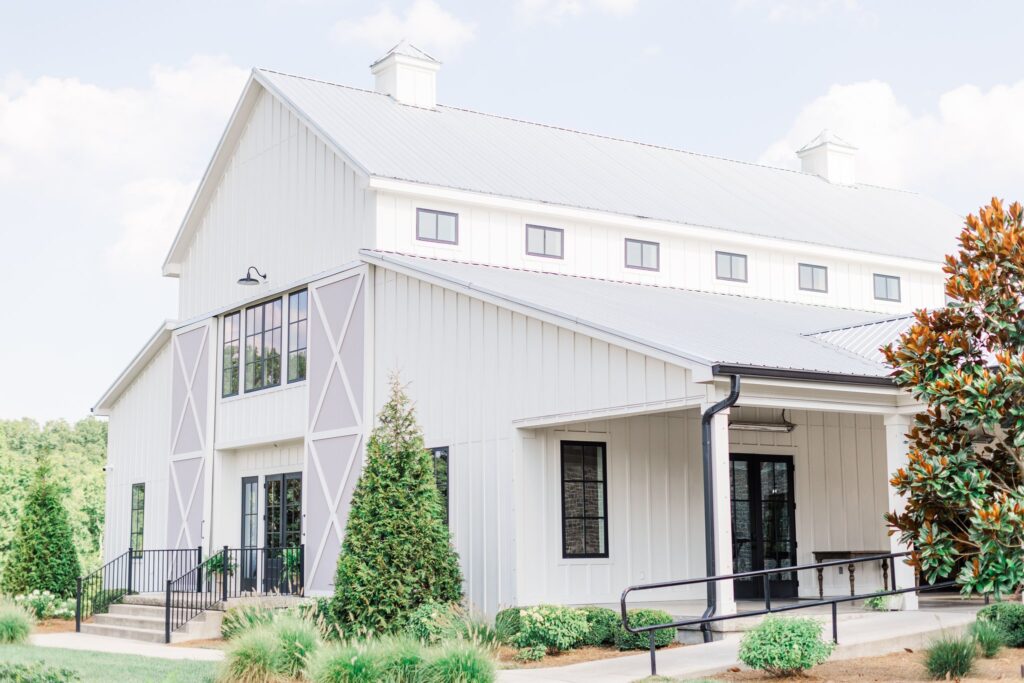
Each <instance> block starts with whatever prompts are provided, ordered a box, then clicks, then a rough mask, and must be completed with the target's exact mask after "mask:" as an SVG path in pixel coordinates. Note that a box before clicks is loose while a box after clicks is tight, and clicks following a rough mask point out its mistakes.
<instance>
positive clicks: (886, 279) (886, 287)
mask: <svg viewBox="0 0 1024 683" xmlns="http://www.w3.org/2000/svg"><path fill="white" fill-rule="evenodd" d="M875 298H876V299H881V300H882V301H899V300H900V279H899V278H898V277H896V276H895V275H882V274H880V273H875Z"/></svg>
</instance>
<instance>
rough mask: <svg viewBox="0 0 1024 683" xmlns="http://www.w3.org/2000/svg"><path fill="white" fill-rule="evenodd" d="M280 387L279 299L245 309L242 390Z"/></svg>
mask: <svg viewBox="0 0 1024 683" xmlns="http://www.w3.org/2000/svg"><path fill="white" fill-rule="evenodd" d="M279 384H281V299H274V300H273V301H267V302H266V303H262V304H258V305H256V306H250V307H249V308H247V309H245V390H246V391H256V390H258V389H265V388H267V387H276V386H278V385H279Z"/></svg>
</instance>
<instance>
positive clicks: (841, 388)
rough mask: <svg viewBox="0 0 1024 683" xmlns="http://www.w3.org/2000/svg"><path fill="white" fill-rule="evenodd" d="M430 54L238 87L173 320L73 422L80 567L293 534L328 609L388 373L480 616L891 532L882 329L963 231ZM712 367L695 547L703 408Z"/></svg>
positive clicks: (913, 304) (949, 218)
mask: <svg viewBox="0 0 1024 683" xmlns="http://www.w3.org/2000/svg"><path fill="white" fill-rule="evenodd" d="M439 66H440V65H439V64H438V63H437V62H436V61H434V60H433V59H431V58H430V57H429V56H428V55H426V54H424V53H422V52H421V51H419V50H417V49H416V48H414V47H412V46H411V45H408V44H405V43H403V44H400V45H399V46H396V48H395V49H393V50H392V51H390V52H389V53H388V54H387V55H386V56H385V57H384V58H382V59H381V60H379V61H378V62H376V63H375V64H374V65H373V66H372V72H373V74H374V75H375V78H376V88H375V90H363V89H359V88H353V87H348V86H342V85H336V84H332V83H326V82H323V81H317V80H312V79H308V78H301V77H297V76H289V75H284V74H280V73H275V72H271V71H263V70H255V71H253V73H252V75H251V78H250V79H249V81H248V83H247V85H246V86H245V90H244V92H243V93H242V96H241V99H240V100H239V102H238V105H237V107H236V108H235V111H234V113H233V115H232V117H231V120H230V122H229V124H228V126H227V129H226V131H225V133H224V135H223V138H222V140H221V141H220V144H219V146H218V148H217V150H216V152H215V153H214V156H213V159H212V161H211V162H210V165H209V167H208V169H207V171H206V174H205V176H204V178H203V180H202V183H201V185H200V187H199V189H198V191H197V193H196V195H195V198H194V200H193V202H192V204H191V206H190V208H189V210H188V213H187V215H186V216H185V218H184V221H183V223H182V225H181V228H180V230H179V232H178V234H177V236H176V238H175V240H174V243H173V245H172V246H171V248H170V251H169V253H168V255H167V258H166V261H165V263H164V266H163V271H164V274H165V275H166V276H168V277H172V278H177V279H178V282H179V293H180V294H179V310H178V314H177V319H175V320H173V321H168V322H165V323H164V324H162V325H161V326H160V327H159V329H158V331H157V332H156V334H155V335H154V336H153V337H152V339H150V340H149V342H148V343H147V344H146V345H145V347H144V348H143V349H142V350H141V351H140V352H139V354H138V355H137V357H136V358H135V359H134V360H133V361H132V362H131V363H130V365H129V366H128V367H127V368H126V369H125V370H124V372H123V373H122V374H121V376H120V377H118V378H117V379H116V381H115V382H114V383H113V385H112V386H111V387H110V388H109V390H107V392H106V393H105V394H104V395H103V396H102V398H101V399H100V400H99V401H98V403H97V405H96V407H95V409H94V410H95V413H96V414H98V415H107V416H109V420H110V425H109V426H110V431H109V434H110V436H109V468H108V475H107V476H108V479H107V506H106V520H107V521H106V535H105V542H104V547H105V553H106V559H107V560H113V559H114V558H116V557H117V556H119V555H121V554H123V553H125V552H126V551H127V549H128V548H129V546H131V547H133V548H135V549H136V550H138V549H139V548H140V547H141V548H144V549H168V548H182V549H191V548H196V549H201V552H202V553H203V554H204V555H206V554H209V553H213V552H217V551H218V549H220V548H222V547H223V546H225V545H227V546H229V547H230V548H265V547H266V548H272V547H288V546H293V545H302V546H303V548H304V563H303V573H304V585H305V591H306V593H308V594H313V595H322V594H328V593H330V592H331V590H332V585H333V581H334V571H335V565H336V559H337V555H338V551H339V548H340V544H341V541H342V538H343V534H344V529H345V521H346V511H347V506H348V501H349V497H350V496H351V492H352V489H353V486H354V483H355V481H356V479H357V477H358V475H359V472H360V469H361V463H362V458H363V457H364V450H365V449H364V445H365V440H366V438H367V435H368V434H369V431H370V430H371V428H372V426H373V421H374V415H375V413H376V411H377V410H378V409H379V408H380V406H381V404H382V403H383V401H384V400H385V398H386V390H387V383H388V378H389V375H390V374H391V373H393V372H398V373H400V376H401V379H402V381H403V383H406V384H407V385H408V391H409V393H410V395H411V396H412V397H413V398H414V399H415V401H416V403H417V408H418V415H419V419H420V423H421V425H422V427H423V430H424V434H425V437H426V441H427V445H428V446H430V447H431V448H432V449H434V453H435V456H436V457H437V458H438V461H439V463H440V465H443V466H446V467H447V469H448V478H447V486H446V487H445V489H444V491H443V494H444V497H445V499H446V501H447V506H448V515H449V517H448V519H449V525H450V528H451V531H452V535H453V539H454V543H455V547H456V549H457V550H458V552H459V555H460V558H461V562H462V568H463V572H464V576H465V593H466V597H467V601H468V602H469V603H470V604H471V605H472V606H473V607H474V608H475V609H478V610H481V611H483V612H486V613H490V614H493V613H494V612H495V611H496V610H497V609H499V608H501V607H504V606H509V605H528V604H536V603H542V602H545V603H566V604H582V603H608V602H614V601H617V599H618V596H619V594H620V593H621V591H622V590H623V589H624V588H625V587H626V586H628V585H630V584H635V583H645V582H651V581H659V580H668V579H682V578H692V577H700V576H704V575H705V572H706V566H705V565H706V563H705V559H706V557H705V545H706V540H709V541H710V547H711V548H713V550H714V554H715V558H716V563H715V570H716V572H718V573H725V572H728V571H731V570H736V571H741V570H748V569H759V568H768V567H775V566H790V565H794V564H802V563H808V562H812V561H813V560H814V557H815V556H816V555H815V553H819V554H820V553H825V552H832V553H838V554H839V556H843V554H844V553H846V554H856V553H864V552H871V551H885V552H889V551H890V549H894V550H895V549H898V546H897V545H896V544H895V541H894V540H892V539H890V538H889V537H888V536H887V534H886V530H885V528H884V524H883V522H882V514H883V513H884V512H885V511H886V510H888V509H892V508H893V507H894V506H897V505H898V504H899V501H898V500H897V499H895V498H894V494H893V492H892V491H891V490H890V488H889V487H888V484H887V480H888V473H889V472H891V471H892V470H894V469H895V467H896V466H897V464H898V463H899V462H900V461H901V460H902V458H903V457H904V454H905V451H904V442H903V435H904V432H905V430H906V428H907V425H908V422H909V419H910V416H912V415H913V413H914V412H915V410H916V404H915V403H914V402H913V400H912V399H911V398H910V397H909V396H908V395H907V394H905V393H903V392H901V391H899V390H898V389H897V388H896V387H894V386H893V385H892V383H891V382H890V381H889V380H888V379H887V371H886V369H885V368H884V366H883V365H882V363H881V355H880V353H879V352H878V347H879V346H880V345H881V344H882V343H885V342H887V341H889V340H892V339H894V338H895V336H896V335H897V334H898V333H899V332H900V331H901V330H902V329H905V327H906V326H907V325H908V324H909V321H910V319H909V314H910V312H911V311H913V310H914V309H917V308H920V307H929V306H939V305H943V303H944V295H943V275H942V271H941V260H942V257H943V255H944V254H945V253H946V252H947V251H950V250H951V248H952V246H953V244H954V237H955V235H956V234H957V232H958V230H959V226H960V223H961V218H960V217H959V216H957V215H956V214H954V213H953V212H952V211H950V210H948V209H946V208H945V207H943V206H942V205H940V204H939V203H937V202H935V201H933V200H931V199H928V198H926V197H922V196H920V195H917V194H913V193H909V192H903V191H898V190H892V189H885V188H880V187H874V186H871V185H865V184H861V183H858V182H857V178H856V152H855V149H854V148H853V147H852V146H850V145H849V144H848V143H846V142H844V141H842V140H840V139H839V138H838V137H836V136H834V135H831V134H828V133H823V134H822V135H821V136H819V138H817V139H815V140H814V141H812V142H811V143H810V144H808V145H807V146H806V147H805V148H803V149H802V150H800V151H799V155H800V157H801V159H802V164H803V171H802V172H795V171H789V170H781V169H777V168H769V167H765V166H760V165H757V164H752V163H745V162H738V161H731V160H726V159H720V158H715V157H710V156H705V155H700V154H693V153H689V152H685V151H680V150H675V149H669V148H665V147H658V146H655V145H651V144H641V143H636V142H630V141H625V140H618V139H613V138H608V137H603V136H599V135H594V134H589V133H583V132H578V131H572V130H566V129H563V128H556V127H552V126H545V125H539V124H535V123H528V122H524V121H518V120H513V119H509V118H503V117H500V116H493V115H488V114H481V113H477V112H473V111H467V110H464V109H457V108H452V107H446V106H443V105H440V104H437V102H436V85H435V79H436V77H437V73H438V67H439ZM250 267H254V268H252V269H250ZM264 275H265V277H263V276H264ZM243 276H246V277H249V278H251V279H252V280H255V284H256V286H250V287H246V286H242V285H241V284H239V279H240V278H242V277H243ZM737 377H738V378H739V382H738V383H739V395H738V399H737V400H736V402H735V405H734V406H733V407H731V408H726V409H724V410H721V411H720V412H717V413H716V414H714V415H713V416H711V415H710V414H709V418H708V419H709V427H710V436H711V439H710V448H709V449H708V452H707V454H706V455H707V456H708V458H709V462H710V465H711V467H710V470H709V471H708V474H709V479H710V484H711V489H712V491H713V496H712V497H711V498H710V501H711V503H713V511H714V524H713V529H711V530H710V533H706V531H705V514H704V500H705V497H704V494H703V486H704V472H705V468H704V465H703V458H704V456H705V453H704V451H703V450H702V440H701V417H702V415H703V414H704V413H705V412H707V411H708V410H709V408H711V407H712V406H713V405H714V404H716V403H718V402H720V401H722V400H723V399H725V398H727V397H728V396H729V393H730V382H732V381H734V380H733V378H737ZM254 571H256V572H257V573H258V572H259V571H262V570H259V569H258V568H257V569H255V570H254ZM905 571H907V570H906V569H905V568H900V569H898V573H899V574H900V576H901V577H902V578H901V581H902V582H903V583H902V585H907V584H906V581H907V580H908V578H907V577H906V576H905V575H904V572H905ZM858 579H859V580H860V581H862V582H863V583H862V584H858V586H859V588H858V590H871V589H874V588H878V587H880V585H881V580H882V575H881V571H880V568H878V567H876V566H870V567H864V568H863V569H862V570H861V571H860V573H858ZM909 580H912V579H909ZM821 581H822V585H821V587H820V590H822V591H824V592H825V593H832V594H835V593H841V592H843V591H848V590H849V577H848V576H847V575H846V574H844V573H843V572H842V569H841V568H840V569H837V570H829V571H828V572H825V573H824V574H823V576H822V577H821ZM756 584H757V585H755V582H737V584H736V586H735V593H736V595H735V596H734V594H733V592H734V591H733V586H732V585H730V584H726V583H723V584H721V585H720V586H719V593H718V609H719V611H720V612H727V611H728V610H730V609H733V608H734V598H742V597H757V596H758V595H759V591H760V590H761V587H760V582H756ZM860 586H862V588H860ZM772 592H773V594H775V595H777V596H779V597H785V596H790V597H792V596H816V595H818V592H819V585H818V581H817V579H816V577H813V576H804V575H802V574H801V575H795V574H794V575H791V576H789V577H784V578H780V579H778V580H777V581H775V582H774V583H773V585H772ZM702 597H703V588H700V587H698V588H694V589H686V590H678V591H675V592H673V593H672V594H671V595H665V594H661V595H659V596H658V599H659V600H665V599H668V598H674V599H680V600H682V599H699V598H702ZM907 602H908V604H910V603H912V602H913V599H912V598H909V599H908V601H907Z"/></svg>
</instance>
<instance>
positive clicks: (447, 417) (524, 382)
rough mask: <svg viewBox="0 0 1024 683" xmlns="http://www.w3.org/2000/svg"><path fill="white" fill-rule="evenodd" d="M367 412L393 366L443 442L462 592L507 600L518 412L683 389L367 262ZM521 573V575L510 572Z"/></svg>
mask: <svg viewBox="0 0 1024 683" xmlns="http://www.w3.org/2000/svg"><path fill="white" fill-rule="evenodd" d="M372 272H373V274H374V276H373V277H374V280H373V284H374V286H373V300H374V327H373V339H374V349H373V357H374V375H373V386H374V393H373V397H374V402H373V405H374V412H376V411H377V410H379V408H380V407H381V405H382V404H383V402H384V401H385V400H386V399H387V395H388V380H389V376H390V375H391V373H392V372H397V373H398V374H399V377H400V379H401V381H402V383H403V384H404V385H406V387H407V390H408V392H409V395H410V396H411V397H412V398H413V400H414V401H415V402H416V409H417V417H418V419H419V423H420V425H421V426H422V427H423V433H424V438H425V441H426V446H427V447H438V446H448V447H449V448H450V449H451V450H450V470H449V478H450V482H451V499H450V513H451V515H450V519H451V529H452V533H453V537H454V541H455V547H456V549H457V550H458V552H459V555H460V558H461V561H462V568H463V572H464V576H465V580H466V594H467V597H468V600H469V602H470V604H471V605H472V606H473V607H474V608H476V609H480V610H484V611H487V612H489V613H493V612H494V611H495V610H496V609H497V608H498V607H501V606H507V605H511V604H515V603H516V601H517V598H516V591H517V588H516V587H517V564H518V563H519V562H520V560H519V559H517V543H520V544H521V546H520V557H521V558H522V557H525V558H530V557H531V556H530V553H531V552H532V551H533V543H532V539H531V535H532V534H536V533H540V532H542V529H532V528H524V529H517V528H516V526H517V525H516V508H517V505H518V506H519V508H520V509H522V507H523V505H522V503H518V504H517V503H516V502H515V498H516V495H517V489H516V483H515V481H514V478H515V474H514V472H515V465H514V463H515V453H516V450H515V449H516V448H517V446H516V442H517V440H518V439H519V436H518V434H517V431H518V430H516V429H515V427H514V426H513V424H512V421H513V420H515V419H517V418H523V417H529V416H536V415H554V414H562V413H566V412H572V411H582V410H596V409H601V408H607V407H612V406H619V405H626V404H636V403H642V402H647V401H661V400H672V399H679V398H683V397H684V396H685V395H686V393H687V391H689V392H691V393H692V392H693V391H694V388H693V387H692V385H689V386H688V382H687V373H686V371H685V370H683V369H682V368H680V367H677V366H673V365H670V364H667V363H665V362H663V361H660V360H658V359H655V358H651V357H648V356H645V355H643V354H640V353H636V352H633V351H629V350H627V349H624V348H622V347H619V346H615V345H613V344H609V343H606V342H604V341H601V340H597V339H593V338H591V337H588V336H586V335H583V334H579V333H575V332H573V331H570V330H566V329H563V328H559V327H556V326H555V325H551V324H547V323H544V322H541V321H539V320H536V319H534V318H529V317H527V316H525V315H522V314H520V313H517V312H513V311H511V310H508V309H505V308H501V307H498V306H495V305H491V304H488V303H484V302H482V301H480V300H478V299H475V298H471V297H469V296H466V295H464V294H460V293H458V292H455V291H452V290H449V289H446V288H443V287H439V286H436V285H431V284H430V283H426V282H423V281H421V280H418V279H415V278H411V277H407V276H405V275H402V274H397V273H395V272H393V271H389V270H386V269H384V268H373V269H372ZM519 585H522V582H521V581H520V582H519Z"/></svg>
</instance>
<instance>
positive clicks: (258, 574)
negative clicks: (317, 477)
mask: <svg viewBox="0 0 1024 683" xmlns="http://www.w3.org/2000/svg"><path fill="white" fill-rule="evenodd" d="M259 511H260V495H259V477H243V478H242V566H241V568H240V569H241V573H242V576H241V580H242V590H243V591H255V590H257V587H259V590H260V592H263V593H273V592H278V593H286V594H287V593H292V592H293V591H294V590H296V589H297V588H298V586H300V585H301V577H300V573H301V571H302V566H301V556H300V551H299V548H300V546H301V544H302V473H301V472H290V473H288V474H269V475H267V476H265V477H264V478H263V515H262V519H263V545H262V547H261V546H260V524H259V523H260V513H259Z"/></svg>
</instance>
